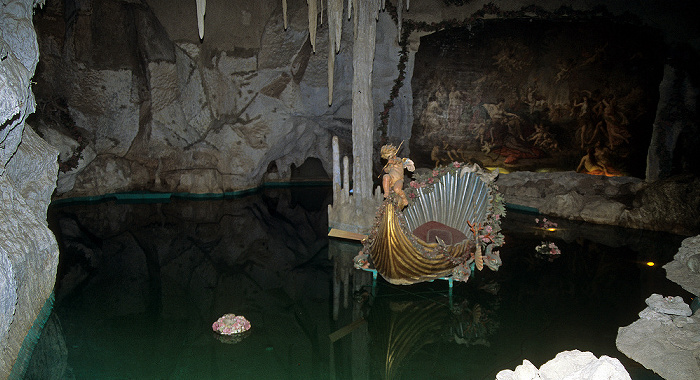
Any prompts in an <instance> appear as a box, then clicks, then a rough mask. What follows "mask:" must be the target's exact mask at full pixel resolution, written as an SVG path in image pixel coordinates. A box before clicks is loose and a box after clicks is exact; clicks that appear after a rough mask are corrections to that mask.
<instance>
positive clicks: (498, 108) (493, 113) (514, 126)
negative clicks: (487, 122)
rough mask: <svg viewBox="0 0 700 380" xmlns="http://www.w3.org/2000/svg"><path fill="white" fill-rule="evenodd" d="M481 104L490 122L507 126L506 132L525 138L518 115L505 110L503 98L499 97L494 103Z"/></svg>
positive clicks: (521, 138)
mask: <svg viewBox="0 0 700 380" xmlns="http://www.w3.org/2000/svg"><path fill="white" fill-rule="evenodd" d="M482 106H483V107H484V109H486V112H488V114H489V117H490V118H491V122H492V123H496V124H500V125H502V126H505V127H507V128H508V133H510V134H511V135H513V136H515V137H518V138H519V139H520V140H523V141H524V140H525V138H524V137H523V134H522V131H521V130H520V122H521V119H520V116H518V115H516V114H514V113H511V112H508V111H506V110H505V100H503V99H501V100H499V101H498V103H496V104H490V103H484V104H482Z"/></svg>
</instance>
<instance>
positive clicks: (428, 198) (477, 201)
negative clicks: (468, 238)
mask: <svg viewBox="0 0 700 380" xmlns="http://www.w3.org/2000/svg"><path fill="white" fill-rule="evenodd" d="M490 191H491V189H490V187H489V186H488V185H487V184H486V183H485V182H484V181H483V180H482V179H481V177H480V175H478V174H477V173H473V172H468V173H464V172H461V173H459V172H457V173H446V174H445V175H444V176H443V177H442V178H440V181H438V182H437V183H435V184H434V185H433V186H432V187H431V188H421V189H418V193H419V195H418V197H417V198H416V199H415V200H414V202H413V203H412V204H410V205H409V206H407V207H406V208H405V209H404V210H403V214H404V217H405V218H406V223H407V224H408V227H409V229H410V230H411V231H413V230H415V229H416V228H418V226H420V225H422V224H424V223H428V222H431V221H435V222H440V223H442V224H445V225H447V226H450V227H452V228H455V229H458V230H460V231H462V232H464V233H465V234H467V233H468V231H469V224H468V223H467V222H469V223H472V224H474V223H481V222H484V221H485V220H486V218H487V215H488V212H489V210H488V208H489V204H490V202H489V197H490Z"/></svg>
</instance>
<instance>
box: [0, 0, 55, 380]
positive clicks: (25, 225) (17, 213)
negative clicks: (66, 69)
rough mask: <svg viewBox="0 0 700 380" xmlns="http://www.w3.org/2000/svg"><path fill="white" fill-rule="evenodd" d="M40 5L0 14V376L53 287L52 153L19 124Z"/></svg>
mask: <svg viewBox="0 0 700 380" xmlns="http://www.w3.org/2000/svg"><path fill="white" fill-rule="evenodd" d="M41 3H43V1H32V0H29V1H21V0H16V1H6V2H3V6H2V10H1V11H0V30H2V34H1V35H0V36H1V37H2V38H1V39H0V52H1V56H0V215H2V216H3V217H2V219H0V263H1V264H2V265H0V300H1V301H0V347H2V353H1V354H0V378H6V377H8V376H9V374H10V373H11V371H15V373H19V374H21V373H22V371H23V369H24V368H26V365H27V363H26V362H25V361H23V362H21V363H17V362H16V359H17V355H18V353H19V352H20V347H22V344H23V341H24V340H25V336H26V335H27V333H28V331H29V330H30V328H31V327H32V324H33V323H34V321H35V319H36V318H37V315H38V314H39V313H40V310H41V309H42V306H43V305H44V303H45V302H46V300H47V299H48V298H49V296H50V294H51V292H52V290H53V285H54V281H55V276H56V267H57V264H58V246H57V244H56V240H55V238H54V236H53V234H52V233H51V231H49V229H48V227H47V222H46V210H47V207H48V204H49V202H50V200H51V193H52V192H53V189H54V188H55V181H56V172H57V170H58V166H57V163H56V157H57V155H58V152H56V150H55V149H54V148H52V147H50V146H49V145H48V144H46V142H45V141H43V140H42V139H41V138H39V137H38V136H37V134H36V133H34V131H33V130H32V129H31V128H30V127H29V126H28V125H26V124H25V120H26V118H27V116H28V115H29V114H30V113H32V112H34V106H35V104H34V96H33V94H32V92H31V85H30V80H31V78H32V76H33V75H34V69H35V67H36V64H37V61H38V59H39V51H38V49H37V44H36V36H35V34H34V27H33V25H32V14H33V9H34V6H35V5H38V4H41ZM23 360H28V358H24V359H23ZM13 367H17V368H14V369H13Z"/></svg>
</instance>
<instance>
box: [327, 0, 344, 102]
mask: <svg viewBox="0 0 700 380" xmlns="http://www.w3.org/2000/svg"><path fill="white" fill-rule="evenodd" d="M342 33H343V0H328V105H329V106H330V105H331V104H333V76H334V73H335V55H336V53H338V52H339V51H340V39H341V37H342Z"/></svg>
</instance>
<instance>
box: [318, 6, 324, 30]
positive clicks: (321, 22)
mask: <svg viewBox="0 0 700 380" xmlns="http://www.w3.org/2000/svg"><path fill="white" fill-rule="evenodd" d="M318 3H319V4H320V5H321V19H320V21H319V22H320V24H321V25H323V0H318Z"/></svg>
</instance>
